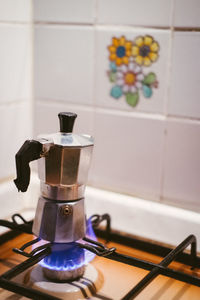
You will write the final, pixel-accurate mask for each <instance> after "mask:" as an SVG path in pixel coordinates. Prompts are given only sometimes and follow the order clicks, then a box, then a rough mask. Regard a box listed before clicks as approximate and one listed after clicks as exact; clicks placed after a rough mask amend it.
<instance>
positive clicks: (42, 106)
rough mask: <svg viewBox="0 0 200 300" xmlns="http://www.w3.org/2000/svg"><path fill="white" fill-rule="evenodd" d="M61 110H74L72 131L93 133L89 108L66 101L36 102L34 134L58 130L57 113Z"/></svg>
mask: <svg viewBox="0 0 200 300" xmlns="http://www.w3.org/2000/svg"><path fill="white" fill-rule="evenodd" d="M62 111H70V112H75V113H76V114H77V115H78V116H77V118H76V120H75V124H74V130H73V131H74V132H76V133H80V134H81V133H85V134H91V135H93V134H94V131H93V117H94V113H93V110H92V109H91V108H87V107H80V106H75V105H72V104H68V103H48V102H47V101H46V102H38V101H37V102H36V104H35V114H34V115H35V116H34V135H35V137H36V136H37V135H39V134H41V133H53V132H58V131H60V128H59V119H58V113H59V112H62Z"/></svg>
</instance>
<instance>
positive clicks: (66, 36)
mask: <svg viewBox="0 0 200 300" xmlns="http://www.w3.org/2000/svg"><path fill="white" fill-rule="evenodd" d="M93 40H94V32H93V30H92V29H91V28H90V27H89V26H84V27H80V26H56V27H54V26H47V27H42V26H41V27H40V26H39V27H36V30H35V94H36V97H37V98H39V99H41V98H42V99H47V100H48V101H49V99H50V100H62V101H68V102H71V103H81V104H83V103H84V104H91V103H92V102H93V94H92V93H93V91H92V89H93V59H94V49H93Z"/></svg>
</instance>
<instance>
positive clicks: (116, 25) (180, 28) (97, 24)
mask: <svg viewBox="0 0 200 300" xmlns="http://www.w3.org/2000/svg"><path fill="white" fill-rule="evenodd" d="M33 23H34V25H41V26H52V25H53V26H83V27H87V26H93V25H96V26H98V27H102V28H112V27H121V28H123V29H125V28H127V29H129V30H130V29H138V30H139V29H153V30H170V29H171V26H154V25H136V24H134V25H131V24H123V23H121V24H118V23H112V24H109V23H98V22H96V21H95V22H94V23H92V22H91V23H90V22H88V23H81V22H80V23H79V22H57V21H55V22H53V21H49V22H48V21H34V22H33ZM0 24H1V22H0ZM5 24H7V23H5ZM19 24H21V23H19ZM22 24H24V23H22ZM174 30H175V31H180V32H181V31H183V32H184V31H189V32H200V28H198V27H177V26H176V27H174Z"/></svg>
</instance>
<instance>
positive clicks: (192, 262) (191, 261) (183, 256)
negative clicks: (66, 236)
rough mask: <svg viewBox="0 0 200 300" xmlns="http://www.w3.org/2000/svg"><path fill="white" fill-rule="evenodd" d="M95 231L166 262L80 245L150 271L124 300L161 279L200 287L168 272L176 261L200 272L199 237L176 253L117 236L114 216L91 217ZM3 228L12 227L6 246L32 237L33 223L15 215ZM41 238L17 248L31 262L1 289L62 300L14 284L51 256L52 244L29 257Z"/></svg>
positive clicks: (3, 279)
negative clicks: (22, 236)
mask: <svg viewBox="0 0 200 300" xmlns="http://www.w3.org/2000/svg"><path fill="white" fill-rule="evenodd" d="M16 218H20V219H21V220H22V221H23V223H22V224H19V223H18V222H17V219H16ZM91 220H92V225H93V228H94V229H95V232H96V234H97V236H99V237H103V238H105V239H106V240H107V241H114V242H118V243H121V244H124V245H127V246H129V247H132V248H135V249H140V250H143V251H146V252H149V253H152V254H155V255H159V256H161V257H164V258H163V260H162V261H161V262H160V263H159V264H156V263H152V262H149V261H146V260H142V259H138V258H135V257H132V256H128V255H124V254H120V253H118V252H117V251H116V249H115V248H107V247H106V246H105V245H103V244H101V243H99V242H96V241H93V240H91V239H88V238H84V240H85V241H86V242H87V243H86V244H78V245H79V246H80V247H82V248H85V249H87V250H89V251H91V252H93V253H95V254H96V255H98V256H103V257H105V258H107V259H110V260H114V261H118V262H121V263H124V264H128V265H130V266H134V267H138V268H142V269H145V270H148V271H149V273H148V274H147V275H146V276H145V277H144V278H143V279H142V280H141V281H139V282H138V283H137V284H136V286H134V287H133V288H132V289H131V290H130V291H129V292H128V293H127V294H126V295H124V297H123V298H122V299H121V300H130V299H134V298H135V297H136V296H137V295H138V294H139V293H140V292H142V290H143V289H144V288H145V287H146V286H147V285H148V284H149V283H151V282H152V280H153V279H155V278H156V277H157V276H158V275H164V276H167V277H170V278H173V279H176V280H179V281H182V282H185V283H188V284H192V285H195V286H198V287H200V278H198V277H196V276H193V275H189V274H186V273H184V272H181V271H177V270H174V269H171V268H168V265H169V264H170V263H171V262H172V261H178V262H181V263H184V264H185V265H188V266H191V268H193V269H194V268H199V267H200V257H198V256H197V249H196V244H197V243H196V237H195V236H194V235H190V236H188V237H187V238H186V239H185V240H184V241H183V242H182V243H180V244H179V245H178V246H177V247H176V248H175V249H171V248H167V247H165V246H161V245H158V244H154V243H152V242H147V241H141V240H139V239H137V238H133V237H125V236H122V235H120V234H117V233H114V232H112V231H111V230H110V216H109V215H108V214H105V215H102V216H100V215H93V216H92V217H91ZM104 220H106V224H107V225H106V228H105V230H102V229H99V228H98V226H99V224H100V223H101V222H102V221H104ZM0 226H4V227H8V228H10V229H12V230H13V231H11V232H9V233H8V234H6V235H3V236H1V237H0V244H2V243H4V242H5V238H6V239H7V240H8V239H9V237H10V238H12V237H13V236H14V235H16V233H19V232H23V233H29V234H32V221H30V222H27V221H26V220H25V219H24V218H23V217H22V216H21V215H19V214H15V215H13V217H12V222H9V221H5V220H0ZM38 240H39V239H38V238H37V239H35V240H33V241H31V242H29V243H26V244H25V245H23V246H22V247H21V248H20V249H16V248H14V249H13V250H14V251H15V252H17V253H19V254H22V255H24V256H26V257H28V259H27V260H25V261H24V262H22V263H20V264H19V265H17V266H15V267H14V268H12V269H10V270H9V271H7V272H5V273H4V274H2V275H1V276H0V287H1V288H4V289H7V290H9V291H11V292H14V293H17V294H20V295H22V296H25V297H27V298H30V299H37V300H40V299H41V300H50V299H52V300H58V299H60V298H57V297H55V296H51V295H50V294H47V293H44V292H41V291H38V290H36V289H33V288H30V287H27V286H25V285H23V284H19V283H16V282H14V281H12V279H13V278H14V277H15V276H17V275H19V274H21V273H22V272H24V271H25V270H27V269H28V268H30V267H32V266H33V265H35V264H37V263H38V262H39V261H40V260H42V259H43V258H45V257H46V256H47V255H49V254H50V253H51V244H50V243H48V244H46V245H43V246H39V247H37V248H35V249H34V250H33V251H32V252H30V253H28V252H26V251H24V250H25V249H26V248H27V247H28V246H30V245H32V244H34V243H36V242H38ZM189 245H191V250H190V253H185V252H184V250H185V249H186V248H187V247H188V246H189Z"/></svg>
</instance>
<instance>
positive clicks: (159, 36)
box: [95, 26, 169, 113]
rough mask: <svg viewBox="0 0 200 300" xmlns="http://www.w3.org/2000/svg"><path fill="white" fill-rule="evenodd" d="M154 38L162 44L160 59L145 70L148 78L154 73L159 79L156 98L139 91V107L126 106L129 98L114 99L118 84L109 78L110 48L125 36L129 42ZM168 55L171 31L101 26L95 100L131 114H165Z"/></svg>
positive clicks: (100, 104)
mask: <svg viewBox="0 0 200 300" xmlns="http://www.w3.org/2000/svg"><path fill="white" fill-rule="evenodd" d="M146 35H150V36H152V37H153V38H154V40H155V41H157V42H158V44H159V47H160V49H159V51H158V54H159V57H158V59H157V61H155V62H154V63H152V64H151V65H150V66H148V67H145V66H142V72H143V74H144V75H147V74H149V73H150V72H154V73H155V74H156V76H157V81H158V87H157V88H153V89H152V90H153V94H152V96H151V97H150V98H145V97H144V96H143V93H142V90H141V89H139V101H138V104H137V106H135V107H132V106H130V105H129V104H127V102H126V96H125V95H122V96H121V97H120V98H119V99H115V98H113V97H111V95H110V93H111V89H112V87H113V86H115V85H116V83H111V82H110V81H109V78H108V74H107V72H108V70H109V65H110V61H109V56H110V52H109V50H108V46H110V45H112V37H116V38H118V39H119V38H120V37H122V36H125V38H126V39H127V40H128V41H131V42H134V40H135V38H137V37H138V36H146ZM168 51H169V31H168V30H153V29H152V30H150V29H130V28H129V29H122V27H112V29H108V28H106V27H103V26H99V27H98V30H97V47H96V50H95V53H96V57H97V61H96V70H95V76H96V77H95V78H96V81H97V82H96V90H95V97H96V103H97V106H100V107H108V108H115V109H122V110H129V111H145V112H155V113H163V111H164V107H165V100H166V99H165V97H166V88H167V70H168V61H169V60H168Z"/></svg>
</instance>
